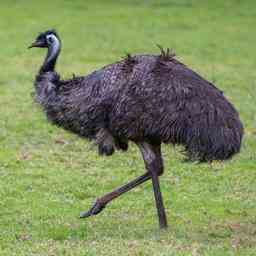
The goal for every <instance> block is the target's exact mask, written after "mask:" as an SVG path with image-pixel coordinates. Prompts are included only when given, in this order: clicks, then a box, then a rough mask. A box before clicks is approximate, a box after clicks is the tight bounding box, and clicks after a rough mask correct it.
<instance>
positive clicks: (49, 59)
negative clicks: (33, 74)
mask: <svg viewBox="0 0 256 256" xmlns="http://www.w3.org/2000/svg"><path fill="white" fill-rule="evenodd" d="M59 54H60V42H59V41H55V42H54V43H53V44H52V45H50V46H49V47H48V52H47V55H46V57H45V60H44V63H43V65H42V67H41V69H40V73H46V72H51V71H54V69H55V64H56V61H57V58H58V56H59Z"/></svg>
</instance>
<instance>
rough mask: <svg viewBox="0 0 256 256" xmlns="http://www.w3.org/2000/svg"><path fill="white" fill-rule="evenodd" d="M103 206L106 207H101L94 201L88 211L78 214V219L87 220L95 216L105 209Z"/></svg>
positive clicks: (101, 205)
mask: <svg viewBox="0 0 256 256" xmlns="http://www.w3.org/2000/svg"><path fill="white" fill-rule="evenodd" d="M105 206H106V205H103V204H101V203H99V202H97V201H96V202H95V203H94V204H93V205H92V207H91V209H90V210H89V211H84V212H81V213H80V218H87V217H89V216H92V215H97V214H98V213H100V212H101V211H102V210H103V209H104V208H105Z"/></svg>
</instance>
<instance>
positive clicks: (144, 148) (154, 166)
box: [138, 142, 168, 229]
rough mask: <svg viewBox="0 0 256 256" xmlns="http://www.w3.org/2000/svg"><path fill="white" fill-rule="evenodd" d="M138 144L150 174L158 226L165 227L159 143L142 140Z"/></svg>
mask: <svg viewBox="0 0 256 256" xmlns="http://www.w3.org/2000/svg"><path fill="white" fill-rule="evenodd" d="M138 146H139V148H140V150H141V153H142V156H143V159H144V162H145V166H146V168H147V170H148V171H149V172H150V174H151V178H152V185H153V190H154V196H155V202H156V208H157V213H158V219H159V226H160V228H161V229H165V228H167V227H168V225H167V219H166V214H165V209H164V204H163V198H162V193H161V190H160V184H159V177H158V176H160V175H162V174H163V170H164V169H163V162H162V156H161V148H160V145H154V146H153V145H151V144H149V143H147V142H142V143H140V144H138Z"/></svg>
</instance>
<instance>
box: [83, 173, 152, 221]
mask: <svg viewBox="0 0 256 256" xmlns="http://www.w3.org/2000/svg"><path fill="white" fill-rule="evenodd" d="M149 179H151V175H150V173H148V172H146V173H145V174H143V175H141V176H139V177H138V178H136V179H134V180H132V181H131V182H129V183H127V184H125V185H123V186H121V187H119V188H117V189H116V190H114V191H112V192H110V193H108V194H106V195H104V196H102V197H100V198H98V199H97V200H96V202H95V203H94V204H93V206H92V207H91V209H90V210H89V211H84V212H81V213H80V218H86V217H89V216H91V215H96V214H98V213H100V212H101V211H102V210H103V209H104V208H105V206H106V205H107V203H109V202H110V201H112V200H113V199H115V198H117V197H119V196H121V195H122V194H123V193H125V192H127V191H129V190H131V189H133V188H135V187H136V186H138V185H140V184H142V183H144V182H145V181H147V180H149Z"/></svg>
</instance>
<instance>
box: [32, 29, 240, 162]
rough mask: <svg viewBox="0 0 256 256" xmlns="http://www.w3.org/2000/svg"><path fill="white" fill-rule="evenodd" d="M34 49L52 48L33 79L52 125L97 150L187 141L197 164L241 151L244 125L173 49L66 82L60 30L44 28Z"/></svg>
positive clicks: (129, 58) (131, 58)
mask: <svg viewBox="0 0 256 256" xmlns="http://www.w3.org/2000/svg"><path fill="white" fill-rule="evenodd" d="M32 47H47V48H48V54H47V57H46V59H45V62H44V64H43V66H42V67H41V69H40V72H39V74H38V75H37V77H36V80H35V89H36V100H37V102H39V103H40V104H41V105H42V106H43V109H44V111H45V113H46V114H47V117H48V119H49V120H50V121H51V122H52V123H54V124H56V125H58V126H60V127H64V128H65V129H67V130H70V131H72V132H74V133H76V134H79V135H80V136H82V137H86V138H90V139H96V141H97V142H98V145H99V152H100V153H103V154H107V155H110V154H112V153H113V152H114V147H115V148H118V149H119V148H121V149H124V150H126V149H127V147H128V141H129V140H131V141H133V142H136V143H140V142H147V143H148V144H150V145H160V144H161V143H162V142H163V143H171V144H182V145H184V148H185V152H186V155H187V157H188V158H189V159H191V160H198V161H211V160H224V159H228V158H230V157H231V156H233V155H234V154H235V153H237V152H239V150H240V146H241V139H242V135H243V126H242V124H241V122H240V120H239V116H238V113H237V111H236V110H235V108H234V107H233V106H232V104H231V103H230V102H229V101H228V100H227V99H226V98H225V97H224V95H223V93H222V91H220V90H219V89H217V88H216V87H215V86H214V85H213V84H212V83H210V82H208V81H207V80H205V79H204V78H202V77H201V76H200V75H198V74H197V73H195V72H194V71H192V70H191V69H189V68H188V67H187V66H185V65H184V64H182V63H180V62H179V61H178V60H176V59H175V58H174V56H175V55H174V54H173V53H170V51H169V49H168V50H167V51H164V50H163V49H162V48H161V54H160V55H136V56H131V55H130V54H128V55H127V57H126V58H124V59H123V60H121V61H118V62H116V63H113V64H111V65H108V66H105V67H103V68H102V69H100V70H97V71H95V72H93V73H91V74H89V75H87V76H85V77H74V78H73V79H71V80H68V81H62V80H61V79H60V77H59V75H58V74H57V73H56V72H55V71H54V66H55V63H56V60H57V57H58V55H59V52H60V39H59V37H58V35H57V34H56V32H55V31H47V32H45V33H41V34H40V35H39V36H38V38H37V40H36V42H35V43H34V44H33V45H32ZM145 152H146V151H145ZM142 153H143V150H142Z"/></svg>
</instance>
